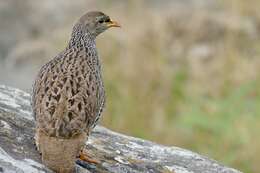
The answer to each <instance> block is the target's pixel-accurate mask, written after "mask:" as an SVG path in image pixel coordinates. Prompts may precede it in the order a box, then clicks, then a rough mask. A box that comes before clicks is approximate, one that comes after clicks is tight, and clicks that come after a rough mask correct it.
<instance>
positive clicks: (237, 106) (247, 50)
mask: <svg viewBox="0 0 260 173" xmlns="http://www.w3.org/2000/svg"><path fill="white" fill-rule="evenodd" d="M259 7H260V1H259V0H249V1H245V0H228V1H226V0H218V1H214V0H161V1H156V0H149V1H148V0H124V1H121V0H100V1H95V0H88V1H87V0H77V1H66V0H55V1H53V0H44V1H35V0H24V1H20V0H8V1H7V0H0V83H1V84H6V85H10V86H13V87H18V88H21V89H23V90H25V91H28V92H30V91H31V86H32V82H33V79H34V78H35V76H36V73H37V71H38V70H39V68H40V66H41V65H43V64H44V63H45V62H47V61H48V60H49V59H51V58H52V57H53V56H55V55H56V54H57V53H58V52H60V51H61V50H63V49H64V48H65V47H66V44H67V42H68V39H69V36H70V33H71V29H72V26H73V24H74V23H75V21H76V20H77V19H78V18H79V17H80V16H81V15H82V14H83V13H85V12H86V11H90V10H101V11H103V12H105V13H106V14H109V15H110V16H111V17H112V18H114V19H115V20H117V21H119V22H120V23H121V25H122V28H121V29H110V30H109V31H108V32H106V33H104V34H102V35H101V36H100V37H98V39H97V47H98V49H99V54H100V56H101V59H102V62H103V73H104V80H105V87H106V91H107V105H106V109H105V112H104V114H103V120H102V124H103V125H104V126H106V127H108V128H110V129H113V130H115V131H118V132H121V133H125V134H128V135H132V136H136V137H141V138H144V139H149V140H152V141H155V142H157V143H161V144H165V145H169V146H171V145H174V146H179V147H182V148H186V149H190V150H192V151H195V152H199V153H201V154H203V155H206V156H209V157H211V158H214V159H216V160H218V161H220V162H222V163H224V164H226V165H228V166H231V167H234V168H236V169H239V170H241V171H243V172H248V173H249V172H250V173H251V172H255V173H257V172H260V166H259V162H260V157H259V156H260V136H259V134H260V10H259Z"/></svg>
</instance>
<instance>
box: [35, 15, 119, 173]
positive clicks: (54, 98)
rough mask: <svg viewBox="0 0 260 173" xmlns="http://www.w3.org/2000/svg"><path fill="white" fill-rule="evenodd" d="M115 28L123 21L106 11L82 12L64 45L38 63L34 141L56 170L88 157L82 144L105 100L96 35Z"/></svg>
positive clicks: (63, 172) (61, 172)
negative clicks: (39, 65)
mask: <svg viewBox="0 0 260 173" xmlns="http://www.w3.org/2000/svg"><path fill="white" fill-rule="evenodd" d="M111 27H120V24H119V23H118V22H116V21H114V20H112V19H111V18H110V17H109V16H108V15H106V14H104V13H103V12H100V11H90V12H87V13H86V14H84V15H83V16H82V17H80V18H79V20H78V21H77V22H76V24H75V25H74V27H73V29H72V34H71V38H70V40H69V42H68V44H67V46H66V48H65V49H64V50H63V51H61V52H60V53H59V54H58V55H57V56H55V57H54V58H53V59H51V60H50V61H49V62H47V63H46V64H44V65H43V66H42V67H41V68H40V70H39V72H38V74H37V76H36V79H35V81H34V84H33V89H32V98H31V105H32V109H33V116H34V119H35V121H36V130H35V137H34V138H35V144H36V146H37V149H38V151H39V152H40V153H41V157H42V163H43V164H44V165H46V166H47V167H49V168H50V169H51V170H53V171H55V172H57V173H71V172H74V171H75V161H76V159H77V157H79V158H81V159H86V160H87V159H88V156H86V155H84V154H83V152H82V148H83V146H84V143H85V142H86V140H87V138H88V136H89V134H90V132H91V131H92V129H93V128H94V127H95V126H96V124H97V123H98V121H99V119H100V116H101V113H102V110H103V108H104V105H105V89H104V83H103V78H102V68H101V60H100V57H99V55H98V52H97V48H96V41H95V40H96V37H97V36H98V35H99V34H101V33H103V32H104V31H106V30H107V29H109V28H111ZM90 161H91V160H90Z"/></svg>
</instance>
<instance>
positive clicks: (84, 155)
mask: <svg viewBox="0 0 260 173" xmlns="http://www.w3.org/2000/svg"><path fill="white" fill-rule="evenodd" d="M78 158H79V159H80V160H82V161H85V162H88V163H93V164H99V163H100V162H99V161H97V160H95V159H92V158H90V157H89V156H88V154H87V153H86V151H83V150H81V151H80V153H79V156H78Z"/></svg>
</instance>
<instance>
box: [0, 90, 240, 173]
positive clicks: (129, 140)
mask: <svg viewBox="0 0 260 173" xmlns="http://www.w3.org/2000/svg"><path fill="white" fill-rule="evenodd" d="M33 135H34V120H33V117H32V115H31V107H30V95H29V94H28V93H25V92H23V91H21V90H18V89H14V88H9V87H6V86H0V173H43V172H45V173H49V172H52V171H50V170H49V169H48V168H46V167H45V166H44V165H42V164H41V161H40V155H39V154H38V152H37V151H36V150H35V146H34V144H33V141H34V140H33ZM85 151H86V152H87V153H88V155H89V156H91V157H93V159H95V160H98V161H99V162H100V163H99V164H96V165H94V164H89V163H85V162H82V161H80V160H78V161H77V172H78V173H79V172H82V173H84V172H85V173H87V172H102V173H103V172H115V173H118V172H119V173H120V172H131V173H132V172H134V173H135V172H151V173H153V172H154V173H155V172H163V173H168V172H173V173H239V172H240V171H237V170H235V169H232V168H228V167H225V166H223V165H221V164H219V163H217V162H216V161H214V160H211V159H209V158H207V157H204V156H201V155H199V154H196V153H194V152H191V151H188V150H184V149H181V148H177V147H166V146H162V145H158V144H155V143H152V142H149V141H145V140H142V139H138V138H134V137H130V136H125V135H122V134H119V133H115V132H112V131H110V130H108V129H106V128H104V127H101V126H98V127H96V128H95V129H94V131H93V132H92V134H91V136H90V138H89V140H88V141H87V142H86V145H85Z"/></svg>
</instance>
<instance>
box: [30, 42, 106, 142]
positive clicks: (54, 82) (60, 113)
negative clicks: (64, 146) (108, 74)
mask: <svg viewBox="0 0 260 173" xmlns="http://www.w3.org/2000/svg"><path fill="white" fill-rule="evenodd" d="M97 56H98V55H97V52H96V49H95V47H90V48H87V47H84V46H82V47H72V48H68V49H66V50H65V51H63V52H61V53H60V54H59V55H58V56H57V57H55V58H54V59H53V60H51V61H50V62H48V63H47V64H45V65H44V66H43V67H42V69H41V70H40V72H39V74H38V77H37V79H36V81H35V84H34V88H33V97H32V105H33V111H34V115H35V119H36V125H37V128H38V129H40V130H42V131H43V132H44V133H46V134H47V135H49V136H51V137H60V138H70V137H73V136H75V135H77V134H80V133H81V132H88V131H89V130H90V129H91V128H92V127H93V125H94V124H95V121H96V120H97V119H98V118H99V115H100V112H101V109H102V107H103V105H104V97H105V95H104V87H103V82H102V77H101V72H100V64H99V61H98V57H97Z"/></svg>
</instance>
